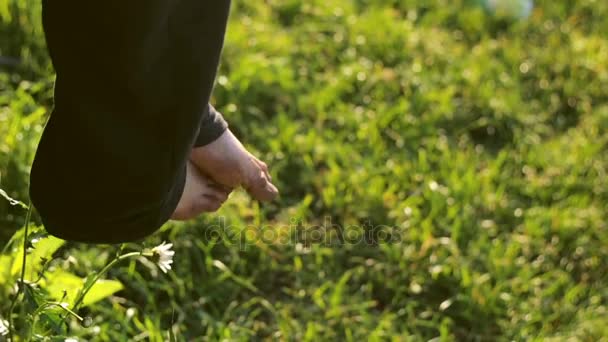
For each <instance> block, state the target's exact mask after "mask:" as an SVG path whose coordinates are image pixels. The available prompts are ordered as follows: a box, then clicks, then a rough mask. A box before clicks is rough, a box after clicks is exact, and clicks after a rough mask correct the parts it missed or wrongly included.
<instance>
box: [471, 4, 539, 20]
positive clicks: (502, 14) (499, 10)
mask: <svg viewBox="0 0 608 342" xmlns="http://www.w3.org/2000/svg"><path fill="white" fill-rule="evenodd" d="M481 2H482V4H483V6H484V8H485V9H486V11H488V12H489V13H491V14H492V15H494V16H496V17H499V18H512V19H526V18H528V17H529V16H530V15H531V14H532V10H533V9H534V1H533V0H481Z"/></svg>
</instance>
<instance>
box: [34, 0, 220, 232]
mask: <svg viewBox="0 0 608 342" xmlns="http://www.w3.org/2000/svg"><path fill="white" fill-rule="evenodd" d="M229 8H230V0H213V1H205V0H103V1H82V0H78V1H77V0H44V1H43V26H44V30H45V34H46V39H47V45H48V48H49V52H50V55H51V59H52V61H53V65H54V67H55V71H56V72H57V79H56V83H55V106H54V110H53V112H52V114H51V116H50V119H49V122H48V124H47V127H46V128H45V130H44V133H43V135H42V139H41V141H40V145H39V146H38V151H37V152H36V157H35V160H34V165H33V167H32V173H31V189H30V195H31V198H32V201H33V203H34V206H35V207H36V209H37V210H38V212H39V214H40V216H41V218H42V221H43V223H44V225H45V227H46V229H47V230H48V231H49V233H51V234H53V235H56V236H58V237H60V238H63V239H69V240H76V241H82V242H93V243H118V242H125V241H132V240H137V239H140V238H143V237H145V236H147V235H149V234H151V233H152V232H154V231H156V230H157V229H158V228H159V227H160V226H161V225H162V224H163V223H165V222H166V221H167V220H168V219H169V217H170V216H171V214H172V213H173V211H174V210H175V208H176V206H177V203H178V201H179V199H180V197H181V194H182V191H183V188H184V182H185V175H186V163H187V160H188V156H189V152H190V151H191V149H192V147H193V146H202V145H205V144H208V143H210V142H212V141H214V140H215V139H217V138H218V137H219V136H220V135H221V134H222V133H223V132H224V131H225V129H226V127H227V125H226V122H225V121H224V120H223V118H222V117H221V115H220V114H219V113H218V112H216V111H215V110H214V109H213V107H211V106H210V105H209V104H208V102H209V97H210V94H211V91H212V88H213V81H214V79H215V75H216V71H217V66H218V63H219V57H220V53H221V50H222V45H223V40H224V33H225V29H226V22H227V19H228V12H229Z"/></svg>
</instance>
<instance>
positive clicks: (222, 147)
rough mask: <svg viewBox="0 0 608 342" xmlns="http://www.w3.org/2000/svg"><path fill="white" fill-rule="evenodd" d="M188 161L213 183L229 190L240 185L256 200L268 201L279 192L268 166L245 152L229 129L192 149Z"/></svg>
mask: <svg viewBox="0 0 608 342" xmlns="http://www.w3.org/2000/svg"><path fill="white" fill-rule="evenodd" d="M190 161H191V162H192V163H193V164H194V165H195V166H196V167H197V168H198V169H199V170H201V171H202V172H203V173H204V174H206V175H209V177H210V178H211V179H213V181H215V182H216V183H219V184H221V185H223V186H225V187H227V188H230V189H233V188H236V187H238V186H242V187H243V188H244V189H245V190H247V192H248V193H249V194H250V195H251V196H252V197H253V198H255V199H257V200H259V201H271V200H273V199H275V198H276V197H277V196H278V194H279V191H278V190H277V188H276V186H274V184H272V177H271V176H270V173H269V172H268V166H267V165H266V164H265V163H264V162H262V161H261V160H259V159H258V158H256V157H255V156H254V155H252V154H251V153H249V151H247V149H245V147H244V146H243V144H241V142H240V141H239V140H238V139H237V138H236V137H235V136H234V135H233V134H232V132H231V131H230V130H229V129H227V130H226V131H225V132H224V133H223V134H222V135H221V136H220V137H219V138H218V139H216V140H215V141H213V142H212V143H210V144H208V145H205V146H201V147H197V148H194V149H193V150H192V153H191V154H190Z"/></svg>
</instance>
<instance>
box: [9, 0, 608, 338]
mask: <svg viewBox="0 0 608 342" xmlns="http://www.w3.org/2000/svg"><path fill="white" fill-rule="evenodd" d="M37 3H38V2H34V1H30V0H9V1H8V2H7V3H6V4H7V5H4V3H3V4H2V5H0V56H5V57H6V56H13V57H20V58H21V59H22V63H21V65H19V66H16V67H3V69H1V71H0V175H1V176H0V177H1V178H0V188H2V189H4V190H6V192H7V193H8V195H10V196H11V197H13V198H16V199H19V200H21V201H23V202H27V183H28V174H29V167H30V165H31V160H32V157H33V153H34V151H35V147H36V144H37V139H38V137H39V135H40V133H41V130H42V126H43V124H44V120H45V118H46V115H47V113H48V111H49V108H50V106H51V104H52V80H53V76H52V69H51V68H50V65H49V61H48V57H47V56H46V54H45V52H44V49H43V47H44V41H43V39H42V35H41V32H40V28H39V23H38V21H39V13H38V12H37V11H38V9H37V7H36V6H34V4H37ZM233 5H234V6H233V12H232V17H231V22H230V25H229V29H228V37H227V44H226V47H225V50H224V57H223V62H222V63H223V64H222V67H221V70H220V76H219V82H218V85H217V86H216V89H215V94H214V104H216V106H217V108H218V109H220V110H221V111H223V113H224V114H225V117H226V118H227V119H228V120H229V122H230V125H231V127H232V128H233V130H234V131H235V132H236V133H237V135H238V136H239V137H240V138H242V140H243V141H244V142H245V143H246V145H247V146H248V147H250V148H252V149H253V150H255V151H256V152H257V153H258V154H259V155H260V156H261V157H262V159H264V160H266V161H267V162H268V164H269V165H271V169H272V173H273V175H274V177H275V179H276V181H277V185H278V186H279V188H280V189H281V191H282V196H281V198H280V200H278V201H277V202H275V203H273V204H271V205H265V206H261V205H258V204H256V203H255V202H253V201H250V200H249V199H248V198H247V196H245V195H244V194H242V193H237V194H236V195H235V196H234V197H233V198H232V199H231V200H230V202H229V204H227V205H226V206H225V207H224V208H223V209H222V210H221V211H220V212H219V213H218V214H215V215H209V216H205V217H202V218H201V219H199V220H197V221H193V222H189V223H185V224H169V225H167V226H166V227H164V228H163V229H162V231H161V232H160V233H158V234H156V235H154V236H152V237H150V238H149V239H147V240H146V241H145V242H144V244H145V245H146V246H153V245H155V244H158V243H160V242H161V241H162V240H167V241H171V242H173V243H174V244H175V250H176V257H175V269H174V271H172V272H170V273H169V274H168V275H166V276H165V275H163V274H162V273H158V271H157V270H156V269H154V268H151V267H150V266H149V265H146V264H142V263H140V262H137V261H135V260H133V261H131V262H126V263H123V264H121V265H120V266H119V267H116V268H113V269H111V270H110V272H109V274H108V275H107V278H110V279H114V280H120V281H121V282H122V284H123V285H124V289H123V290H121V291H120V292H117V293H115V294H114V295H113V296H111V297H108V298H106V299H105V300H103V301H100V302H97V303H96V304H94V305H91V306H88V307H86V308H84V309H83V310H81V312H80V313H81V315H84V316H87V317H90V318H91V320H92V321H91V322H89V323H90V324H87V325H86V327H85V326H81V325H79V324H78V323H77V321H76V320H71V321H70V322H72V323H71V324H72V327H71V330H70V331H69V333H66V334H67V335H70V336H78V337H80V338H82V339H87V340H107V341H121V340H133V339H134V338H135V337H136V336H137V337H138V338H142V339H150V340H152V341H162V340H164V339H166V338H168V336H169V330H171V329H172V331H174V333H175V336H176V339H177V340H203V339H204V340H250V339H278V340H285V341H290V340H305V341H318V340H346V341H363V340H372V341H384V340H389V341H410V340H412V341H426V340H430V339H436V340H441V341H452V340H454V341H467V340H470V341H496V340H504V341H510V340H515V341H519V340H537V341H544V340H554V341H562V340H564V341H566V340H568V341H570V340H572V341H608V340H607V339H606V336H608V308H607V305H608V285H607V284H608V261H607V260H608V225H607V223H606V213H608V177H607V176H606V173H607V171H608V154H607V153H606V150H607V149H606V148H607V144H608V134H607V130H608V92H607V89H608V3H606V2H604V1H593V0H580V1H563V2H555V1H537V2H536V9H535V11H534V13H533V14H532V16H531V17H530V18H529V19H527V20H522V21H514V20H508V19H500V18H494V17H492V16H491V15H489V14H488V13H486V12H484V11H483V9H482V8H481V7H480V6H477V5H476V4H475V3H474V1H464V0H462V1H434V2H427V1H413V0H399V1H397V0H392V1H391V0H373V1H372V0H323V1H319V0H310V1H302V0H289V1H279V0H268V1H265V2H261V1H260V2H250V4H245V3H244V2H234V4H233ZM4 6H6V7H8V11H7V10H6V9H4V8H3V7H4ZM7 13H8V14H7ZM11 13H12V14H11ZM17 14H18V15H17ZM66 205H69V203H66ZM24 218H25V211H24V210H23V209H21V208H18V207H14V206H10V205H9V204H8V202H6V201H4V200H3V199H2V198H0V241H7V240H8V238H9V237H10V236H11V235H12V234H13V232H15V231H16V230H17V229H18V228H19V227H21V226H22V225H23V222H24ZM37 220H38V218H37V217H36V215H34V221H35V222H38V221H37ZM83 224H86V223H83ZM220 224H221V227H223V229H218V227H220ZM218 232H219V233H218ZM319 235H322V236H324V237H326V238H327V239H329V238H331V241H319V239H318V237H319ZM361 237H367V238H368V240H367V241H364V242H362V241H361V239H360V238H361ZM370 237H375V239H372V238H370ZM388 237H390V241H385V240H386V239H387V238H388ZM383 238H384V239H385V240H382V239H383ZM340 239H341V240H340ZM10 251H11V249H9V252H10ZM13 253H16V252H13ZM113 253H115V249H114V248H111V247H104V246H89V245H81V244H74V243H67V244H65V245H63V246H62V247H61V248H59V249H58V250H57V251H56V252H55V253H54V256H55V257H57V258H58V259H55V260H54V261H52V262H51V264H50V266H51V269H53V268H55V269H64V270H68V271H69V272H72V273H74V274H76V275H78V276H81V277H84V276H86V275H87V274H89V273H91V272H92V271H93V270H99V269H100V268H101V267H103V265H104V264H105V263H106V262H107V261H109V260H110V258H111V257H112V256H113ZM68 256H71V257H72V258H71V259H70V261H67V258H68ZM0 260H1V259H0ZM0 280H1V279H0ZM0 284H2V281H0ZM11 288H12V285H10V284H9V282H5V283H4V285H3V286H1V287H0V312H2V314H1V315H0V316H2V317H7V310H8V307H9V305H10V300H9V292H10V289H11ZM30 305H34V306H36V305H39V304H36V303H34V304H31V303H30ZM20 307H21V309H22V310H25V311H27V306H26V305H25V304H23V305H21V304H20ZM21 312H23V311H21Z"/></svg>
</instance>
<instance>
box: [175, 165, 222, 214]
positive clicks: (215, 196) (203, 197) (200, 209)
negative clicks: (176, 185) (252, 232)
mask: <svg viewBox="0 0 608 342" xmlns="http://www.w3.org/2000/svg"><path fill="white" fill-rule="evenodd" d="M231 191H232V190H231V189H229V188H226V187H224V186H221V185H218V184H216V183H214V182H212V181H211V180H210V179H208V178H207V177H205V176H204V175H203V174H202V173H200V172H199V171H198V170H197V169H196V167H194V166H193V165H192V164H190V163H189V164H188V167H187V172H186V184H185V186H184V191H183V193H182V196H181V198H180V201H179V203H178V204H177V207H176V209H175V211H174V213H173V215H172V216H171V218H172V219H174V220H190V219H193V218H195V217H197V216H199V215H200V214H202V213H210V212H215V211H217V210H218V209H219V208H220V207H221V206H222V204H224V202H225V201H226V200H227V199H228V195H230V192H231Z"/></svg>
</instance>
